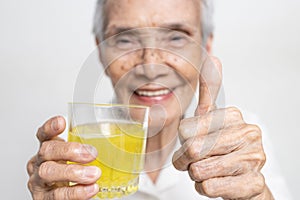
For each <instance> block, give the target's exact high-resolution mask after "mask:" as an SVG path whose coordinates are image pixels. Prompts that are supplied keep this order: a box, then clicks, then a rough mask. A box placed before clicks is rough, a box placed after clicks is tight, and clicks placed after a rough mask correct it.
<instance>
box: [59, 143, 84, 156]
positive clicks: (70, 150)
mask: <svg viewBox="0 0 300 200" xmlns="http://www.w3.org/2000/svg"><path fill="white" fill-rule="evenodd" d="M81 151H82V145H81V144H80V143H77V142H69V143H68V145H65V146H64V148H63V153H64V154H69V155H71V154H72V155H73V154H76V153H80V152H81Z"/></svg>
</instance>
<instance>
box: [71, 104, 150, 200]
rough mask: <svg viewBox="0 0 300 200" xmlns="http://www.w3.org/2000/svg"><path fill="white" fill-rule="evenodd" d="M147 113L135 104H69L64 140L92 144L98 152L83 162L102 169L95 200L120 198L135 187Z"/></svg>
mask: <svg viewBox="0 0 300 200" xmlns="http://www.w3.org/2000/svg"><path fill="white" fill-rule="evenodd" d="M148 113H149V109H148V107H145V106H139V105H118V104H89V103H70V104H69V110H68V115H69V134H68V141H70V142H79V143H82V144H88V145H92V146H94V147H95V148H96V149H97V151H98V156H97V158H95V160H94V161H93V162H91V163H88V164H85V165H87V166H90V165H93V166H97V167H99V168H100V169H101V171H102V173H101V177H100V178H99V180H98V181H97V184H98V185H99V193H98V194H97V195H96V196H95V197H94V198H95V199H103V198H115V197H122V196H125V195H129V194H133V193H134V192H136V191H137V190H138V183H139V173H140V172H141V171H142V170H143V166H144V157H145V148H146V139H147V129H148ZM68 163H69V164H74V163H72V162H68ZM71 184H73V183H71Z"/></svg>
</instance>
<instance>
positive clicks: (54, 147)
mask: <svg viewBox="0 0 300 200" xmlns="http://www.w3.org/2000/svg"><path fill="white" fill-rule="evenodd" d="M97 155H98V152H97V150H96V149H95V147H93V146H91V145H87V144H80V143H78V142H63V141H57V140H51V141H46V142H43V143H42V145H41V147H40V150H39V152H38V164H40V163H42V162H44V161H51V160H53V161H60V160H63V161H72V162H77V163H88V162H91V161H93V160H95V159H96V157H97Z"/></svg>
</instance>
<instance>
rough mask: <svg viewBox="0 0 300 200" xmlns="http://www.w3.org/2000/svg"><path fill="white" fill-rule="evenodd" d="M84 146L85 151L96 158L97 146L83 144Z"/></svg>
mask: <svg viewBox="0 0 300 200" xmlns="http://www.w3.org/2000/svg"><path fill="white" fill-rule="evenodd" d="M82 146H83V147H82V148H83V149H84V150H83V152H88V154H89V155H91V156H93V157H94V158H96V157H97V155H98V151H97V149H96V148H95V147H93V146H91V145H88V144H83V145H82ZM83 154H85V153H83Z"/></svg>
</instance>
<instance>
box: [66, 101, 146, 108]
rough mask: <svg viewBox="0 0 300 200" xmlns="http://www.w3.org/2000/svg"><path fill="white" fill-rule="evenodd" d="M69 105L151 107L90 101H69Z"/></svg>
mask: <svg viewBox="0 0 300 200" xmlns="http://www.w3.org/2000/svg"><path fill="white" fill-rule="evenodd" d="M68 105H69V106H71V105H90V106H95V107H103V108H109V107H124V108H140V109H149V108H150V107H149V106H143V105H137V104H118V103H88V102H68Z"/></svg>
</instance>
